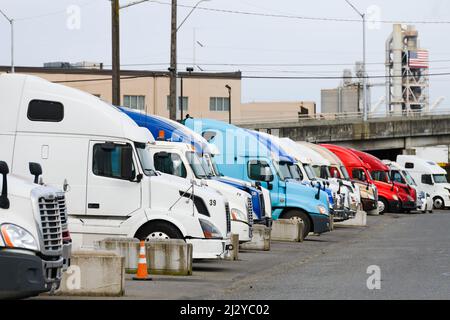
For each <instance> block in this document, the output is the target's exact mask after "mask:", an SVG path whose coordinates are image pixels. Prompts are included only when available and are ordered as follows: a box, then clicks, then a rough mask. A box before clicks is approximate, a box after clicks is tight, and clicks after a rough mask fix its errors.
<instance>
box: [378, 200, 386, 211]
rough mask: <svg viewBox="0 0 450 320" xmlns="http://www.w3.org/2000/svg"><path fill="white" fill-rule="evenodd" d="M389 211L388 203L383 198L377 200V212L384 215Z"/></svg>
mask: <svg viewBox="0 0 450 320" xmlns="http://www.w3.org/2000/svg"><path fill="white" fill-rule="evenodd" d="M388 210H389V203H388V202H387V200H386V199H384V198H378V212H379V213H380V214H385V213H386V212H387V211H388Z"/></svg>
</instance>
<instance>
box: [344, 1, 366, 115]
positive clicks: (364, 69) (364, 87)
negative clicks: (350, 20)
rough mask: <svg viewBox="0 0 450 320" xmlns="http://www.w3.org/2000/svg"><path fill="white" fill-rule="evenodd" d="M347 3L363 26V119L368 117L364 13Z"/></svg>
mask: <svg viewBox="0 0 450 320" xmlns="http://www.w3.org/2000/svg"><path fill="white" fill-rule="evenodd" d="M345 2H347V4H348V5H349V6H350V7H352V9H353V10H355V12H356V13H357V14H358V15H359V16H360V17H361V18H362V26H363V119H364V121H367V119H368V106H367V75H366V14H365V13H362V12H361V11H359V10H358V9H357V8H356V7H355V6H354V5H353V4H352V3H351V2H350V1H349V0H345Z"/></svg>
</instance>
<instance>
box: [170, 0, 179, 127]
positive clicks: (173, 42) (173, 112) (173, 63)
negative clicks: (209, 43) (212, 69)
mask: <svg viewBox="0 0 450 320" xmlns="http://www.w3.org/2000/svg"><path fill="white" fill-rule="evenodd" d="M170 25H171V27H170V68H169V71H170V93H169V118H170V119H171V120H177V29H178V28H177V0H172V18H171V23H170Z"/></svg>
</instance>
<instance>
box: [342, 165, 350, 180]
mask: <svg viewBox="0 0 450 320" xmlns="http://www.w3.org/2000/svg"><path fill="white" fill-rule="evenodd" d="M341 171H342V174H343V175H344V178H345V179H350V175H349V174H348V171H347V168H346V167H344V166H341Z"/></svg>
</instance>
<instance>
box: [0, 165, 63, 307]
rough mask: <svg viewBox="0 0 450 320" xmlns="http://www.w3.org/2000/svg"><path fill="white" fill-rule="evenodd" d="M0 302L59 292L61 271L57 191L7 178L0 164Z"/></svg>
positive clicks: (18, 178) (58, 195)
mask: <svg viewBox="0 0 450 320" xmlns="http://www.w3.org/2000/svg"><path fill="white" fill-rule="evenodd" d="M0 190H1V195H0V270H1V273H0V299H17V298H25V297H31V296H35V295H38V294H40V293H43V292H49V291H50V292H51V291H54V290H56V289H58V288H59V286H60V282H61V275H62V271H63V264H64V258H63V234H62V223H61V214H60V212H61V210H60V209H61V208H62V207H63V206H64V205H65V203H64V201H59V200H58V199H59V197H60V191H59V190H57V189H54V188H51V187H45V186H39V185H36V184H33V183H31V182H29V181H28V179H25V178H22V177H19V176H16V175H9V166H8V164H7V163H6V162H5V161H0Z"/></svg>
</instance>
